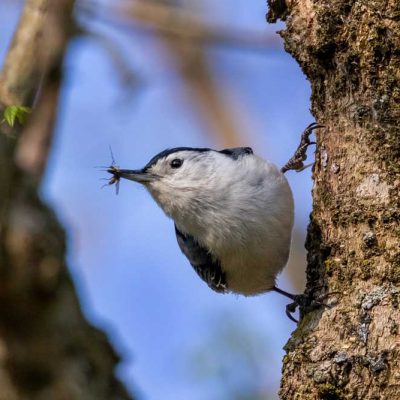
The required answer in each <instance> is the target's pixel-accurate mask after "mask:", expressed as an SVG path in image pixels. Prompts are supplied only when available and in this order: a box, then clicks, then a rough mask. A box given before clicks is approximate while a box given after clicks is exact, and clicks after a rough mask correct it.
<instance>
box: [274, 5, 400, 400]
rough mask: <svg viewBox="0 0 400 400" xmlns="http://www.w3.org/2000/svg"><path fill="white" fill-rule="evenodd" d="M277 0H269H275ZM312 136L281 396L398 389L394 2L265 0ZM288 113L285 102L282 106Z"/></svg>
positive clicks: (397, 393)
mask: <svg viewBox="0 0 400 400" xmlns="http://www.w3.org/2000/svg"><path fill="white" fill-rule="evenodd" d="M271 3H273V4H271ZM270 6H272V8H271V9H270V11H269V14H268V19H269V20H270V21H274V20H276V18H283V19H285V21H286V29H285V30H284V31H282V32H281V35H282V37H283V38H284V41H285V47H286V50H287V51H288V52H289V53H291V54H292V55H293V57H294V58H295V59H296V60H297V61H298V62H299V64H300V66H301V68H302V70H303V71H304V73H305V74H306V76H307V77H308V79H309V81H310V83H311V88H312V98H311V103H312V104H311V109H312V113H313V114H314V116H315V119H316V121H318V122H319V123H322V124H324V125H325V126H326V128H325V129H322V130H319V133H318V135H317V149H316V162H315V166H314V171H313V179H314V188H313V211H312V215H311V221H310V224H309V227H308V238H307V242H306V248H307V250H308V267H307V280H308V282H307V293H308V294H310V296H312V297H318V296H319V295H321V294H325V293H334V292H338V293H337V294H335V295H334V296H333V295H332V296H330V298H329V299H330V300H329V301H330V303H331V305H332V307H331V308H317V309H305V310H302V316H301V321H300V323H299V326H298V327H297V329H296V330H295V332H294V333H293V335H292V337H291V339H290V340H289V342H288V343H287V345H286V351H287V355H286V356H285V358H284V365H283V378H282V384H281V391H280V396H281V398H282V399H385V400H387V399H393V400H394V399H399V398H400V336H399V323H400V309H399V295H400V290H399V283H400V246H399V238H400V226H399V220H400V209H399V185H400V175H399V171H400V163H399V162H400V157H399V155H400V132H399V118H400V23H399V21H400V2H399V1H398V0H318V1H317V0H305V1H291V0H286V2H285V1H282V0H280V1H276V0H274V1H271V2H270ZM288 112H289V110H288Z"/></svg>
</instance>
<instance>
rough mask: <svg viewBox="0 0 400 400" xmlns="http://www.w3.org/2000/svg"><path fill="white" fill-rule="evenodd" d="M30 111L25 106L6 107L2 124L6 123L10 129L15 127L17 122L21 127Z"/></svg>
mask: <svg viewBox="0 0 400 400" xmlns="http://www.w3.org/2000/svg"><path fill="white" fill-rule="evenodd" d="M31 111H32V109H31V108H30V107H25V106H8V107H6V109H5V110H4V114H3V117H4V118H3V120H2V121H1V122H2V123H3V122H7V124H8V125H10V126H11V127H12V126H14V125H15V121H18V122H19V123H20V124H21V125H24V124H25V122H26V119H27V117H28V114H29V113H30V112H31Z"/></svg>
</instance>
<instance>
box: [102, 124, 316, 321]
mask: <svg viewBox="0 0 400 400" xmlns="http://www.w3.org/2000/svg"><path fill="white" fill-rule="evenodd" d="M318 127H319V126H318V125H317V124H311V125H310V126H309V127H308V128H307V129H306V130H305V131H304V133H303V136H302V142H301V144H300V146H299V148H298V150H297V151H296V153H295V156H294V157H293V158H292V159H291V160H290V161H289V162H288V163H287V164H286V165H285V167H283V168H282V169H281V170H279V169H278V168H277V167H276V166H275V165H274V164H273V163H271V162H270V161H266V160H263V159H262V158H260V157H258V156H256V155H255V154H253V151H252V149H251V148H250V147H238V148H232V149H225V150H221V151H217V150H212V149H208V148H190V147H177V148H173V149H168V150H164V151H162V152H161V153H159V154H157V155H156V156H155V157H153V158H152V159H151V160H150V161H149V162H148V163H147V165H146V166H145V167H144V168H142V169H138V170H128V169H120V168H119V167H116V166H115V165H114V164H113V165H112V166H111V167H109V168H108V170H107V171H108V172H109V173H111V174H112V175H113V176H112V178H111V180H110V184H112V183H115V182H118V181H119V180H120V179H121V178H124V179H129V180H132V181H135V182H139V183H141V184H143V185H144V186H145V187H146V189H147V190H148V191H149V192H150V194H151V195H152V197H153V198H154V200H155V201H156V202H157V204H158V205H159V206H160V207H161V208H162V209H163V210H164V212H165V213H166V214H167V215H168V216H169V217H170V218H172V219H173V220H174V222H175V233H176V237H177V240H178V244H179V247H180V248H181V250H182V252H183V254H184V255H185V256H186V257H187V258H188V260H189V262H190V264H191V265H192V267H193V268H194V270H195V271H196V272H197V274H198V275H199V276H200V278H201V279H203V280H204V281H205V282H206V283H207V284H208V286H209V287H210V288H211V289H213V290H214V291H216V292H219V293H227V292H232V293H238V294H242V295H245V296H252V295H257V294H260V293H264V292H268V291H271V290H274V291H276V292H279V293H281V294H283V295H285V296H287V297H289V298H291V299H292V300H293V301H294V303H292V304H291V305H289V306H288V308H287V314H288V315H289V317H290V318H291V319H293V318H292V316H291V315H290V313H291V312H293V311H294V308H295V307H293V305H298V304H299V300H300V297H301V296H302V295H292V294H290V293H287V292H285V291H283V290H281V289H279V288H277V287H276V286H275V279H276V275H277V274H278V273H279V272H280V271H281V270H282V269H283V267H284V266H285V265H286V263H287V260H288V257H289V251H290V243H291V235H292V228H293V218H294V210H293V209H294V205H293V196H292V191H291V190H290V187H289V184H288V182H287V180H286V177H285V176H284V174H283V173H284V172H285V171H287V170H289V169H295V170H301V169H303V168H304V165H303V163H302V161H304V159H305V151H306V149H307V146H308V145H309V144H312V142H310V141H309V140H308V137H309V135H310V134H311V132H312V130H313V129H315V128H318Z"/></svg>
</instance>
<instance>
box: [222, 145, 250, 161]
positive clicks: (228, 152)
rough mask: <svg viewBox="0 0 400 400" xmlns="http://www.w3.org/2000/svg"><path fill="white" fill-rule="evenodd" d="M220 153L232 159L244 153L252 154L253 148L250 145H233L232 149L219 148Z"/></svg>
mask: <svg viewBox="0 0 400 400" xmlns="http://www.w3.org/2000/svg"><path fill="white" fill-rule="evenodd" d="M220 153H222V154H226V155H227V156H229V157H231V158H233V159H234V160H237V159H238V158H239V157H241V156H244V155H246V154H253V149H252V148H251V147H234V148H232V149H224V150H221V151H220Z"/></svg>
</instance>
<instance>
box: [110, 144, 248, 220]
mask: <svg viewBox="0 0 400 400" xmlns="http://www.w3.org/2000/svg"><path fill="white" fill-rule="evenodd" d="M246 154H252V150H251V149H250V148H249V147H241V148H235V149H226V150H222V151H216V150H212V149H208V148H190V147H178V148H174V149H168V150H164V151H162V152H161V153H159V154H157V155H156V156H154V157H153V158H152V159H151V160H150V161H149V162H148V163H147V164H146V165H145V166H144V167H143V168H142V169H139V170H128V169H118V170H117V171H118V172H117V174H118V177H119V178H124V179H129V180H132V181H135V182H138V183H141V184H143V185H144V186H146V188H147V189H148V190H149V192H150V193H151V195H152V196H153V198H154V199H155V201H156V202H157V203H158V204H159V205H160V206H161V208H162V209H163V210H164V211H165V212H166V213H167V214H168V215H170V216H171V217H172V218H174V219H175V220H176V219H177V218H176V217H177V215H176V214H177V213H178V214H179V216H180V217H182V215H185V214H190V213H195V212H196V209H197V208H201V209H204V208H205V207H209V206H210V207H212V206H213V204H215V203H216V201H218V197H219V196H224V187H225V186H227V185H229V180H230V179H231V178H230V177H232V176H234V175H235V171H234V170H235V168H237V167H238V165H237V163H236V162H235V161H237V160H238V159H239V158H240V157H242V156H244V155H246ZM235 164H236V165H235ZM115 171H116V170H115V169H109V170H108V172H110V173H112V174H115ZM225 178H226V179H225Z"/></svg>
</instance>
